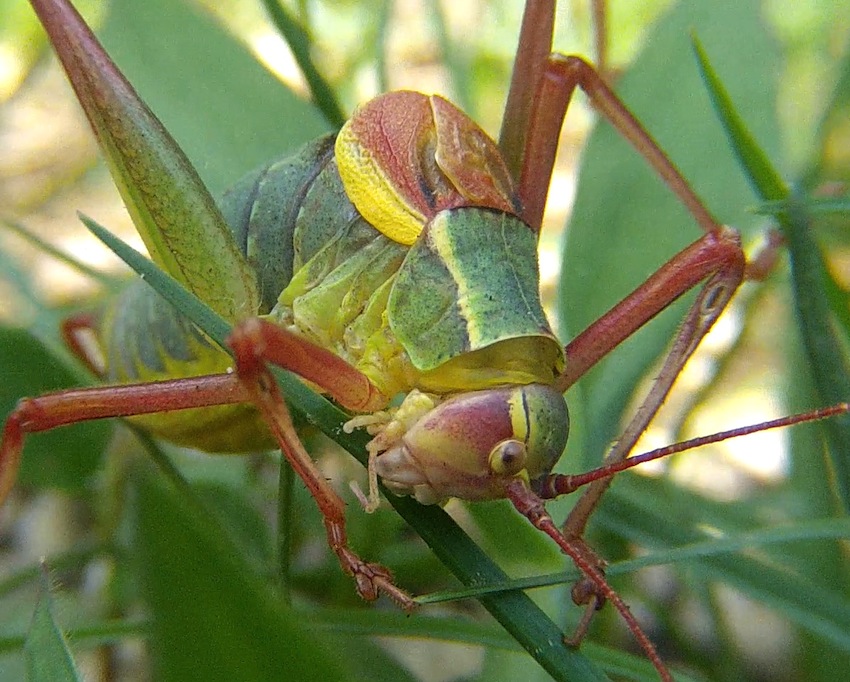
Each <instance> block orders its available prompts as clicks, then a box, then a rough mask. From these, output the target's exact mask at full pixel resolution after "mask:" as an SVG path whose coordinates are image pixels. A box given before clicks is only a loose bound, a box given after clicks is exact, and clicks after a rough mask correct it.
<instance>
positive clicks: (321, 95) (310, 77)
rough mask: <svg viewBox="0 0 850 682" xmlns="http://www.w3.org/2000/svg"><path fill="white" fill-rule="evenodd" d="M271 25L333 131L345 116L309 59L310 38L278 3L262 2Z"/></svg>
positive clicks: (334, 94)
mask: <svg viewBox="0 0 850 682" xmlns="http://www.w3.org/2000/svg"><path fill="white" fill-rule="evenodd" d="M262 3H263V7H265V8H266V12H267V13H268V15H269V18H270V19H271V21H272V23H273V24H274V25H275V27H276V28H277V30H278V31H279V32H280V34H281V35H282V36H283V39H284V40H285V41H286V43H287V45H289V49H291V50H292V55H293V56H294V57H295V61H296V62H298V67H299V68H300V69H301V73H302V74H303V75H304V80H306V81H307V85H308V87H309V88H310V92H311V93H312V95H313V101H314V102H315V103H316V106H317V107H318V108H319V110H320V111H321V112H322V113H323V114H324V116H325V118H326V119H327V120H328V123H330V124H331V126H333V127H334V128H341V127H342V124H343V123H345V120H346V116H345V114H344V113H343V111H342V107H341V106H340V104H339V100H337V97H336V93H335V92H334V91H333V88H332V87H331V86H330V83H328V81H327V80H326V79H325V77H324V76H322V74H321V73H319V70H318V69H317V68H316V65H315V64H314V63H313V59H312V57H311V56H310V36H309V35H308V34H307V32H306V31H305V30H304V28H303V27H302V26H301V24H299V23H298V21H296V19H295V17H293V16H292V15H291V14H290V13H289V11H288V10H287V9H286V7H284V6H283V5H282V4H281V3H280V2H279V1H278V0H262Z"/></svg>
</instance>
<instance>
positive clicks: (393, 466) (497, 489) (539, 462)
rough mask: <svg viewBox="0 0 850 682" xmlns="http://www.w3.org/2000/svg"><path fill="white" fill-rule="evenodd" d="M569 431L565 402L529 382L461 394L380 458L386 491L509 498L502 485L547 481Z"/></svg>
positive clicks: (431, 497) (436, 497)
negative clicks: (538, 480) (513, 482)
mask: <svg viewBox="0 0 850 682" xmlns="http://www.w3.org/2000/svg"><path fill="white" fill-rule="evenodd" d="M568 431H569V416H568V413H567V405H566V403H565V401H564V397H563V396H562V395H561V394H560V393H559V392H558V391H557V390H555V389H554V388H552V387H551V386H547V385H544V384H528V385H525V386H511V387H504V388H495V389H490V390H485V391H474V392H471V393H464V394H461V395H458V396H456V397H454V398H452V399H450V400H447V401H446V402H444V403H441V404H440V405H438V406H437V407H436V408H434V409H433V410H431V411H430V412H428V413H427V414H426V415H425V416H423V417H422V418H421V419H420V420H419V421H418V422H417V423H416V424H414V425H413V426H412V427H411V428H410V429H409V430H408V431H407V433H405V434H404V436H403V437H402V438H401V439H400V440H399V442H398V443H397V444H396V445H394V446H393V447H391V448H390V449H389V450H387V451H386V452H384V453H382V454H381V455H379V457H378V461H377V471H378V475H379V476H381V478H382V479H383V482H384V484H385V485H387V487H389V488H390V489H391V490H393V491H394V492H396V493H398V494H403V495H413V496H414V497H416V499H417V500H419V501H420V502H423V503H426V504H427V503H435V502H440V501H442V500H445V499H447V498H450V497H457V498H460V499H465V500H486V499H497V498H501V497H504V494H505V493H504V491H505V486H506V485H507V483H508V482H510V481H511V480H514V479H516V478H522V479H524V480H526V481H534V480H536V479H538V478H540V477H542V476H546V475H547V474H548V473H549V472H550V471H551V470H552V467H554V466H555V463H556V462H557V461H558V459H559V458H560V456H561V454H562V453H563V450H564V446H565V445H566V442H567V433H568Z"/></svg>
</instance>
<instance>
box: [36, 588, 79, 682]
mask: <svg viewBox="0 0 850 682" xmlns="http://www.w3.org/2000/svg"><path fill="white" fill-rule="evenodd" d="M24 652H25V654H26V660H27V681H28V682H81V680H82V677H81V676H80V673H79V672H78V671H77V667H76V665H75V664H74V659H73V657H72V656H71V651H70V650H69V649H68V643H67V642H66V641H65V635H64V634H63V633H62V630H61V629H60V628H59V625H58V624H57V623H56V619H55V618H54V614H53V600H52V598H51V596H50V584H49V580H48V578H47V576H46V575H44V576H43V579H42V585H41V597H40V598H39V600H38V604H37V605H36V607H35V614H34V615H33V619H32V624H31V625H30V630H29V633H28V634H27V639H26V643H25V644H24Z"/></svg>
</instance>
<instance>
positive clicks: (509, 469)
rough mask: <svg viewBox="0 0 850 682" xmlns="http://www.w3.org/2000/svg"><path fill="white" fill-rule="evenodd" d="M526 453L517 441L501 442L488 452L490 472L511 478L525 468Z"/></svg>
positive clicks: (521, 444)
mask: <svg viewBox="0 0 850 682" xmlns="http://www.w3.org/2000/svg"><path fill="white" fill-rule="evenodd" d="M526 455H527V451H526V449H525V443H523V442H522V441H519V440H503V441H502V442H501V443H499V444H498V445H496V446H495V447H494V448H493V449H492V450H491V451H490V459H489V461H490V470H491V471H492V472H493V473H494V474H498V475H500V476H513V475H514V474H518V473H519V472H520V471H522V470H523V469H524V468H525V460H526Z"/></svg>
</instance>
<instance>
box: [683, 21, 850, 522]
mask: <svg viewBox="0 0 850 682" xmlns="http://www.w3.org/2000/svg"><path fill="white" fill-rule="evenodd" d="M693 44H694V50H695V52H696V54H697V59H698V61H699V65H700V70H701V72H702V74H703V78H704V80H705V83H706V86H707V88H708V90H709V94H710V95H711V98H712V101H713V102H714V106H715V109H716V111H717V113H718V115H719V116H720V119H721V121H722V123H723V126H724V128H725V130H726V133H727V136H728V137H729V141H730V143H731V145H732V147H733V149H734V151H735V153H736V155H737V156H738V160H739V162H740V164H741V166H742V167H743V169H744V170H745V172H746V173H747V177H748V179H749V180H750V182H751V184H752V185H753V187H754V189H755V191H756V192H757V193H758V194H759V196H760V198H761V199H762V200H763V201H790V208H789V209H788V210H787V211H784V212H781V213H779V214H778V215H777V221H778V222H779V225H780V227H781V228H782V233H783V235H784V237H785V240H786V242H787V244H788V251H789V252H790V254H791V276H792V283H793V288H794V300H795V307H796V311H797V316H798V318H799V320H800V329H801V331H802V334H803V342H804V345H805V348H806V353H807V355H808V358H809V368H810V370H811V373H812V377H813V378H814V382H815V386H816V389H817V393H818V397H819V400H820V401H821V403H822V404H824V405H830V404H835V403H840V402H844V401H846V400H847V399H848V397H850V366H848V362H847V359H846V358H845V356H844V351H843V345H842V341H841V339H839V338H838V336H837V334H836V332H835V328H834V326H833V323H832V311H831V309H830V305H829V301H830V296H829V289H828V284H827V283H828V281H829V275H828V273H827V268H826V263H825V261H824V258H823V254H822V253H821V251H820V249H819V248H818V245H817V243H816V242H815V240H814V237H813V235H812V229H811V222H812V221H811V217H810V215H809V213H808V212H807V211H806V209H805V207H804V205H803V203H802V202H801V201H799V200H797V199H796V196H795V195H793V194H792V193H791V192H790V191H789V189H788V187H787V185H786V184H785V182H784V181H783V180H782V178H781V176H780V174H779V173H778V171H777V170H776V169H775V168H774V167H773V165H772V163H771V161H770V158H769V157H768V156H767V154H765V153H764V151H763V150H762V149H761V147H760V146H759V144H758V142H756V140H755V138H754V137H753V136H752V134H751V133H750V131H749V130H748V127H747V125H746V123H745V122H744V121H743V120H742V119H741V117H740V116H739V115H738V114H737V112H736V110H735V107H734V104H733V103H732V100H731V98H730V96H729V93H728V92H727V91H726V89H725V87H724V86H723V84H722V83H721V81H720V79H719V77H718V76H717V73H716V72H715V70H714V69H713V67H712V65H711V63H710V62H709V59H708V55H707V54H706V52H705V50H704V49H703V47H702V45H701V44H700V42H699V41H698V40H697V39H696V37H694V38H693ZM823 429H824V433H825V434H826V435H827V439H828V441H829V445H830V448H829V450H830V457H831V463H832V468H833V471H834V476H833V477H832V478H833V481H834V485H835V487H836V492H837V494H838V497H839V499H840V500H841V504H842V507H843V509H844V511H845V513H850V417H848V416H843V417H837V418H835V419H831V420H829V421H827V422H825V423H824V424H823Z"/></svg>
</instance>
